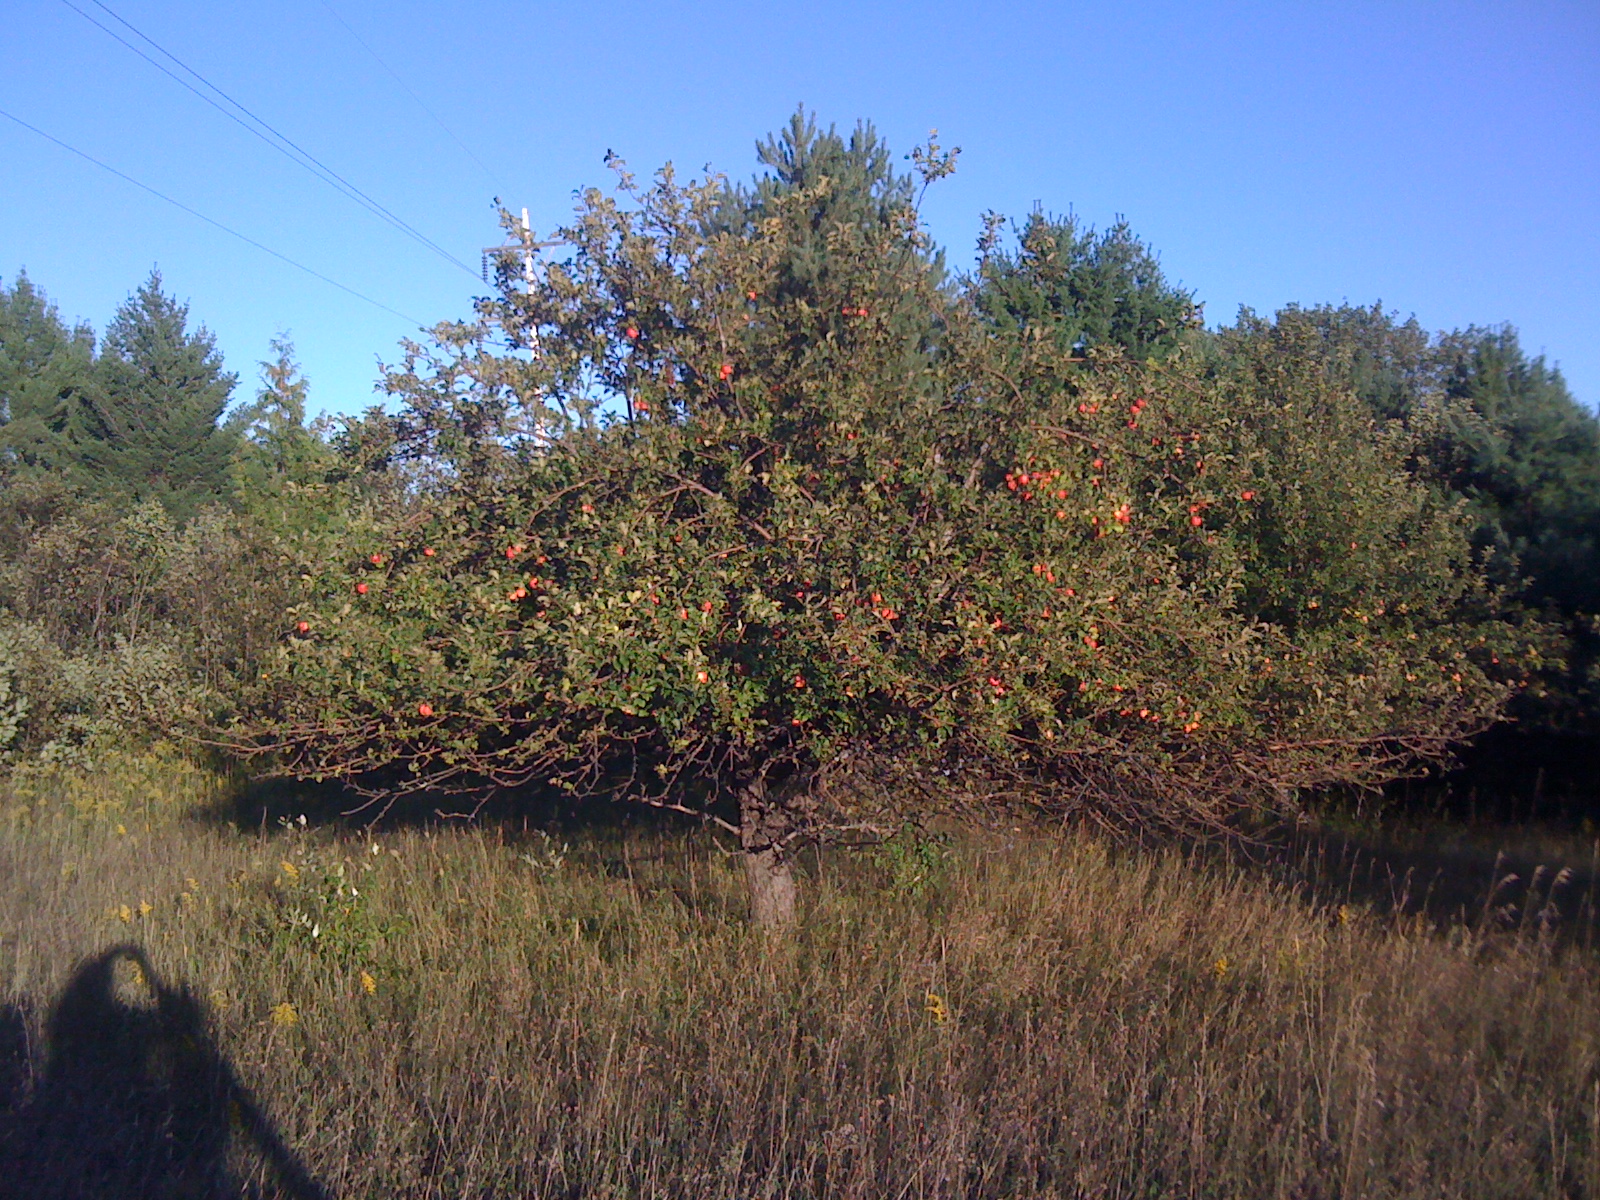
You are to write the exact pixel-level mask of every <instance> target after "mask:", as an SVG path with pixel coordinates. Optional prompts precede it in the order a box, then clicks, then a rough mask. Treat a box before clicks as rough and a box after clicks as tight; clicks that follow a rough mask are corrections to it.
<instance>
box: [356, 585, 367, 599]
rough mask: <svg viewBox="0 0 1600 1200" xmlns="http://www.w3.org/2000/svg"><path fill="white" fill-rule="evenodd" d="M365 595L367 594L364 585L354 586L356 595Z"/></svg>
mask: <svg viewBox="0 0 1600 1200" xmlns="http://www.w3.org/2000/svg"><path fill="white" fill-rule="evenodd" d="M366 594H367V585H366V584H364V583H358V584H356V595H358V596H365V595H366Z"/></svg>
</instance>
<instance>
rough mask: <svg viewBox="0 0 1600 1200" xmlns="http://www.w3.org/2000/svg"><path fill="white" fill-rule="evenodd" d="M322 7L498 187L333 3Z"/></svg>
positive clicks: (479, 161)
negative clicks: (340, 13)
mask: <svg viewBox="0 0 1600 1200" xmlns="http://www.w3.org/2000/svg"><path fill="white" fill-rule="evenodd" d="M322 7H323V8H325V9H327V10H328V15H329V16H331V17H332V18H333V19H334V20H335V21H337V22H339V24H341V25H343V26H344V30H345V32H346V33H348V34H349V35H350V36H351V37H352V38H354V39H355V41H356V45H358V46H360V47H361V48H362V49H363V50H365V51H366V52H367V53H368V54H370V55H372V58H373V61H375V62H376V63H377V64H378V65H379V66H380V67H382V68H383V69H384V70H385V71H387V72H389V76H390V78H391V79H393V80H394V81H395V82H396V83H397V84H399V85H400V87H401V90H403V91H404V92H405V94H406V95H408V96H410V97H411V98H412V99H413V100H415V101H416V102H417V107H418V108H420V109H421V110H422V111H423V112H425V113H427V114H428V115H429V116H430V117H432V118H433V123H434V124H435V125H437V126H438V127H439V128H440V129H442V130H444V132H445V135H446V136H447V137H448V138H449V139H450V140H451V141H452V142H454V143H455V144H456V145H457V146H459V147H460V148H461V153H463V154H465V155H466V156H467V157H468V158H470V159H471V160H472V161H473V162H475V163H477V164H478V167H479V168H480V169H481V170H482V171H483V173H484V174H485V175H486V176H488V178H489V182H490V183H492V184H494V185H495V186H496V187H499V186H500V181H499V180H498V179H497V178H496V177H495V173H494V172H493V171H492V170H490V169H489V166H488V164H487V163H485V162H484V161H483V159H481V158H479V157H478V156H477V155H476V154H474V153H473V152H472V149H471V147H469V146H468V145H467V144H466V143H465V142H463V141H462V140H461V139H460V138H458V137H457V136H456V134H455V130H453V129H451V128H450V126H448V125H446V124H445V123H444V121H443V120H442V119H441V118H440V116H439V114H438V113H436V112H434V111H433V109H431V108H429V107H428V106H427V105H426V104H425V103H423V100H422V97H421V96H419V95H417V94H416V92H414V91H412V90H411V85H410V84H409V83H407V82H406V81H405V78H404V77H403V76H402V75H401V74H400V73H399V72H398V71H396V70H395V69H394V68H393V67H391V66H390V65H389V64H388V63H386V62H384V61H383V59H382V58H381V57H380V56H379V54H378V52H377V51H376V50H374V49H373V48H372V47H371V46H369V45H368V44H367V42H366V39H364V38H363V37H362V36H361V35H360V34H359V33H357V32H356V31H355V29H354V28H352V27H351V25H350V22H349V21H346V20H345V19H344V18H343V17H341V16H340V15H339V12H338V10H337V9H335V8H334V7H333V5H331V4H329V3H328V0H322Z"/></svg>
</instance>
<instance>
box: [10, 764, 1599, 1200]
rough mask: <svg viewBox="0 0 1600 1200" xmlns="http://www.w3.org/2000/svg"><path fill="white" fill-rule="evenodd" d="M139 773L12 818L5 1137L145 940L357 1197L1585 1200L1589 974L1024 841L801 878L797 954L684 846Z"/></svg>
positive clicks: (295, 1143) (1213, 872)
mask: <svg viewBox="0 0 1600 1200" xmlns="http://www.w3.org/2000/svg"><path fill="white" fill-rule="evenodd" d="M150 774H151V778H149V779H146V780H145V782H144V783H142V784H141V783H139V782H138V781H137V780H134V781H133V782H132V783H129V782H127V780H126V779H124V781H123V783H122V784H121V785H120V786H121V789H122V790H121V791H120V792H119V791H117V789H116V787H114V786H113V785H112V784H111V783H110V782H108V781H101V783H100V784H99V785H98V790H99V792H98V799H96V800H95V801H94V802H93V803H90V802H88V801H86V800H85V798H84V797H85V796H86V795H88V794H90V793H89V792H87V791H86V790H85V788H86V785H85V784H84V783H82V782H78V783H75V784H73V785H72V786H71V787H70V788H67V787H64V788H62V789H60V790H59V791H58V792H56V793H51V792H50V790H49V789H48V788H42V789H41V788H36V789H35V790H34V792H33V793H32V794H31V795H29V796H26V797H23V798H22V799H20V800H18V799H13V800H12V801H11V802H10V807H9V809H8V810H7V814H8V815H7V817H6V821H5V825H4V832H3V833H0V920H3V926H0V929H3V942H0V1000H3V1001H4V1002H5V1003H6V1004H8V1005H11V1006H13V1007H14V1008H15V1009H16V1010H17V1011H18V1013H19V1014H20V1017H21V1024H22V1025H23V1026H24V1027H25V1028H26V1030H27V1031H28V1034H29V1038H30V1045H31V1046H32V1047H33V1049H34V1053H33V1056H32V1058H31V1059H30V1066H29V1067H28V1068H27V1071H26V1072H24V1077H23V1078H22V1079H21V1081H20V1091H19V1094H18V1095H17V1096H16V1097H14V1098H13V1103H14V1107H17V1108H21V1107H25V1106H26V1104H27V1103H28V1099H29V1096H30V1095H31V1094H32V1092H30V1090H29V1089H30V1088H32V1089H33V1090H34V1091H37V1089H38V1087H39V1086H40V1083H39V1081H40V1080H41V1079H43V1078H44V1077H45V1075H46V1074H47V1072H48V1070H49V1067H48V1061H49V1053H48V1052H49V1047H47V1046H44V1045H42V1044H41V1042H42V1041H43V1034H44V1031H45V1028H46V1024H47V1021H48V1019H49V1013H50V1008H51V1005H52V1003H53V1002H54V999H55V997H57V996H58V995H59V994H61V992H62V990H63V989H64V988H66V987H67V986H68V983H69V980H70V978H71V976H72V972H73V971H74V968H75V965H76V964H77V963H79V962H80V961H81V960H82V959H83V958H84V957H85V956H88V955H90V954H92V953H94V952H96V951H98V950H101V949H103V948H105V947H107V946H109V945H112V944H115V943H122V942H132V943H135V944H137V945H139V946H140V947H142V948H143V950H144V951H145V953H146V954H147V955H148V959H149V962H150V963H151V964H152V966H153V967H154V970H155V972H156V973H157V975H159V976H160V977H161V978H163V979H165V980H166V981H167V983H168V984H171V985H178V984H182V985H186V986H187V987H189V988H191V989H192V990H193V992H194V994H195V995H196V996H198V997H200V998H201V999H202V1000H203V1003H204V1010H205V1014H206V1022H207V1029H208V1032H209V1036H210V1038H211V1039H212V1040H213V1041H214V1044H215V1046H216V1047H217V1048H218V1050H219V1052H220V1053H221V1055H222V1056H223V1057H224V1058H225V1059H226V1060H227V1062H228V1063H229V1064H230V1065H231V1069H232V1071H233V1073H234V1074H235V1075H236V1076H237V1078H238V1079H239V1080H240V1081H241V1082H242V1083H243V1084H244V1085H245V1087H247V1088H248V1089H249V1091H250V1092H251V1093H252V1094H253V1096H254V1099H255V1101H256V1102H257V1103H258V1104H259V1107H260V1108H261V1110H262V1111H263V1112H264V1113H265V1114H267V1116H268V1117H269V1118H270V1120H271V1121H272V1122H273V1123H274V1124H275V1126H276V1129H277V1132H278V1134H279V1135H281V1138H282V1140H283V1142H284V1143H285V1144H286V1145H287V1146H288V1147H290V1148H291V1149H292V1150H293V1151H294V1152H295V1153H296V1154H298V1156H299V1157H300V1159H301V1161H302V1162H303V1163H304V1165H305V1167H306V1169H307V1170H308V1171H309V1173H310V1174H311V1175H312V1176H314V1177H315V1178H316V1179H317V1180H318V1181H320V1183H321V1185H322V1186H323V1187H324V1188H326V1189H327V1191H328V1192H330V1193H332V1194H334V1195H340V1196H372V1197H379V1196H383V1197H390V1196H394V1197H459V1196H473V1197H481V1196H616V1197H623V1196H627V1197H638V1196H686V1197H687V1196H693V1197H728V1198H730V1200H732V1198H735V1197H739V1198H744V1197H753V1196H767V1197H788V1196H795V1197H799V1196H805V1197H812V1196H841V1197H857V1196H859V1197H874V1198H878V1197H908V1198H909V1197H934V1196H952V1197H953V1196H962V1197H988V1196H1096V1197H1098V1196H1140V1197H1144V1196H1156V1195H1160V1196H1167V1195H1174V1196H1264V1197H1265V1196H1270V1197H1335V1196H1342V1197H1356V1196H1362V1197H1368V1196H1371V1197H1388V1196H1395V1197H1399V1196H1407V1197H1409V1196H1418V1197H1421V1196H1429V1197H1435V1196H1508V1197H1509V1196H1515V1197H1543V1196H1551V1197H1560V1196H1574V1197H1576V1196H1594V1195H1600V1130H1597V1121H1600V1107H1597V1088H1600V1073H1597V1070H1596V1066H1597V1051H1600V1005H1597V1000H1600V964H1597V963H1596V961H1595V960H1594V958H1593V957H1592V955H1591V953H1590V952H1589V951H1587V950H1585V949H1582V948H1573V949H1568V950H1560V949H1558V948H1557V946H1556V944H1555V942H1554V940H1553V939H1552V938H1551V937H1550V936H1548V933H1547V932H1541V931H1540V929H1539V928H1538V926H1537V924H1536V923H1535V924H1530V925H1528V926H1526V927H1524V928H1523V929H1521V930H1520V931H1511V932H1504V931H1500V932H1496V931H1494V930H1492V929H1490V928H1488V927H1487V926H1481V925H1480V926H1474V925H1465V924H1459V925H1454V926H1451V927H1449V928H1445V929H1436V928H1434V927H1432V926H1430V925H1427V924H1425V923H1423V922H1419V921H1418V920H1415V919H1412V918H1405V917H1401V918H1392V919H1391V918H1382V917H1379V916H1377V915H1375V914H1374V913H1372V912H1369V911H1367V910H1365V909H1363V908H1361V907H1359V906H1357V905H1352V904H1348V903H1347V904H1343V905H1342V906H1341V905H1340V904H1337V903H1333V902H1329V903H1325V904H1324V903H1315V902H1312V901H1309V900H1307V899H1304V898H1303V896H1302V894H1301V893H1300V892H1297V891H1296V890H1294V889H1293V888H1292V886H1291V885H1289V884H1287V883H1284V882H1272V881H1271V880H1269V879H1267V878H1266V877H1264V876H1262V875H1261V874H1259V873H1253V872H1251V871H1249V870H1247V869H1245V868H1242V867H1238V866H1230V865H1228V864H1226V863H1225V862H1221V861H1219V860H1216V859H1215V858H1214V857H1213V858H1206V857H1202V856H1199V855H1189V854H1184V853H1180V852H1177V851H1137V850H1131V849H1126V848H1118V847H1114V846H1111V845H1108V844H1107V843H1106V842H1104V841H1102V840H1100V839H1098V838H1097V837H1095V836H1093V835H1091V834H1088V833H1081V832H1078V833H1072V832H1069V833H1066V834H1057V835H1050V836H1047V835H1045V834H1043V833H1038V832H1026V831H1014V832H1010V833H1007V834H1005V835H1003V836H1002V835H998V834H996V835H989V836H985V837H982V838H972V839H969V840H966V841H962V842H959V843H956V844H954V845H953V846H952V847H951V848H950V849H949V851H948V853H947V854H945V856H944V857H942V858H941V857H940V856H939V855H938V854H934V853H930V852H925V853H922V854H920V855H919V856H918V862H919V869H918V870H917V871H915V872H907V871H905V870H901V869H898V868H899V866H900V865H903V863H901V862H900V861H899V860H893V859H880V860H879V861H872V860H870V859H867V858H864V857H861V856H854V857H850V856H843V855H839V856H834V855H825V856H821V857H818V858H814V859H811V860H809V861H808V863H807V868H808V870H807V873H808V878H807V883H806V887H807V895H808V903H807V909H806V913H805V916H804V919H803V921H802V923H801V925H800V927H799V928H798V930H796V931H795V932H794V933H793V934H791V935H787V936H781V937H774V936H771V935H767V934H763V933H762V932H760V931H758V930H755V929H752V928H751V927H749V926H748V925H747V924H746V923H745V921H744V919H743V910H744V903H745V902H744V894H743V887H744V882H743V874H742V869H741V868H740V867H739V864H738V863H737V862H736V861H733V860H730V859H728V858H726V857H724V855H723V854H722V853H721V852H720V850H719V849H718V847H717V846H716V845H715V844H714V843H713V842H712V841H710V840H709V839H708V838H707V837H705V836H703V835H701V834H698V833H694V832H672V831H654V832H651V831H640V830H629V829H626V828H622V829H611V830H603V831H597V832H594V833H591V834H587V835H585V836H583V837H581V838H578V837H575V836H571V835H561V834H554V835H551V834H542V833H537V832H535V833H529V834H523V833H521V832H517V833H515V834H512V833H510V832H508V831H506V830H505V829H503V828H495V829H485V828H473V827H468V826H446V827H442V828H433V829H430V828H411V829H395V830H385V831H383V832H381V833H378V834H376V835H373V834H371V833H364V832H361V831H352V830H346V831H339V830H335V829H318V828H316V827H314V826H311V827H302V826H301V825H300V824H299V823H298V822H291V823H289V825H288V826H287V827H285V826H279V825H269V826H267V827H265V828H258V829H255V830H249V831H240V830H237V829H235V828H232V827H230V826H227V825H225V824H221V823H217V822H209V823H208V822H206V821H202V820H198V819H195V818H194V817H192V816H191V815H187V814H188V813H189V810H191V809H192V808H194V807H196V806H203V805H204V804H214V802H215V801H216V800H217V799H218V798H219V793H218V790H217V789H218V788H220V787H221V786H222V785H220V784H219V783H217V782H216V781H214V780H212V779H209V778H208V777H206V776H204V775H200V774H196V775H194V776H192V777H190V778H189V779H188V780H187V781H182V780H179V781H177V782H175V783H174V782H172V781H171V780H169V781H168V782H167V783H166V785H165V793H166V794H165V795H162V794H160V793H161V792H162V788H161V787H158V786H156V783H157V780H156V779H155V778H154V776H155V774H156V773H155V772H151V773H150ZM24 804H25V805H26V811H24ZM569 842H570V843H571V844H567V843H569ZM897 882H898V886H897ZM136 974H138V973H137V972H136ZM137 982H138V981H137V980H135V982H134V983H133V984H126V983H125V985H124V992H123V993H122V994H123V995H124V997H125V1000H124V1002H125V1003H127V1004H129V1005H136V1004H138V1003H139V1002H140V1001H139V994H140V993H139V988H138V986H137ZM236 1132H237V1131H236ZM149 1134H150V1136H152V1137H155V1136H159V1131H158V1130H151V1131H149ZM230 1153H231V1154H232V1162H233V1164H234V1169H235V1173H236V1176H237V1177H238V1178H243V1179H245V1180H247V1181H253V1182H254V1183H255V1184H259V1185H260V1186H262V1187H264V1188H266V1189H267V1191H268V1192H269V1194H270V1192H271V1189H272V1187H273V1186H274V1183H273V1181H274V1178H275V1176H274V1172H273V1169H272V1168H271V1167H270V1165H269V1164H268V1163H267V1162H266V1161H265V1160H264V1159H262V1158H261V1157H260V1156H259V1155H253V1152H252V1151H251V1148H250V1146H249V1145H248V1144H247V1139H244V1138H242V1137H239V1136H236V1137H235V1139H234V1145H233V1148H232V1150H231V1152H230ZM3 1186H4V1185H3V1184H0V1189H3Z"/></svg>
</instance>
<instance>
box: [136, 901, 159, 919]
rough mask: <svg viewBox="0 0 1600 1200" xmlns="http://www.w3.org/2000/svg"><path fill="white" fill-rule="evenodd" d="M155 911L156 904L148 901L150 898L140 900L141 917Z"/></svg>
mask: <svg viewBox="0 0 1600 1200" xmlns="http://www.w3.org/2000/svg"><path fill="white" fill-rule="evenodd" d="M154 911H155V905H153V904H151V903H150V901H148V900H141V901H139V915H140V916H141V917H148V916H149V915H150V914H151V913H153V912H154Z"/></svg>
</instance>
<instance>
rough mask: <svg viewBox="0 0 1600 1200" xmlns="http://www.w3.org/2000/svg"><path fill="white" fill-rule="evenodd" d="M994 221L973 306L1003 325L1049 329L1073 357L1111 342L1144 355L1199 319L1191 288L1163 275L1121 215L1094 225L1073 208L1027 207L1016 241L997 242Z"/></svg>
mask: <svg viewBox="0 0 1600 1200" xmlns="http://www.w3.org/2000/svg"><path fill="white" fill-rule="evenodd" d="M1001 225H1002V221H1001V218H999V217H998V216H995V215H993V214H991V216H990V217H989V230H988V233H987V234H986V235H985V237H984V239H983V241H982V243H981V249H982V251H983V259H982V261H981V262H980V264H979V266H978V272H977V277H976V279H975V280H974V281H973V283H974V289H975V294H976V297H977V301H978V305H979V308H980V309H981V310H982V311H983V313H984V314H985V315H986V316H987V317H988V318H989V319H990V320H991V321H993V322H994V323H995V324H996V325H998V326H999V327H1000V328H1002V329H1008V330H1010V329H1022V328H1028V329H1034V330H1039V331H1041V332H1047V333H1048V334H1049V335H1050V336H1051V337H1052V338H1053V339H1054V340H1055V342H1056V344H1057V345H1059V346H1062V347H1063V348H1066V349H1070V350H1072V351H1074V352H1075V353H1077V354H1078V355H1079V356H1082V355H1084V354H1086V353H1087V352H1088V351H1089V350H1092V349H1095V348H1096V347H1112V346H1117V347H1121V348H1122V349H1123V350H1124V351H1125V352H1126V353H1127V354H1128V356H1129V357H1131V358H1133V359H1135V360H1139V361H1142V360H1144V359H1146V358H1150V357H1161V356H1162V355H1164V354H1166V353H1167V352H1168V351H1170V350H1171V349H1172V348H1173V347H1174V346H1176V345H1177V344H1178V342H1179V341H1180V339H1181V335H1182V333H1183V331H1184V330H1186V329H1190V328H1193V327H1195V326H1197V325H1198V324H1199V323H1200V316H1199V306H1197V305H1196V303H1195V300H1194V294H1193V293H1192V292H1188V291H1185V290H1183V289H1182V288H1180V287H1177V286H1175V285H1174V284H1172V283H1170V282H1168V280H1167V278H1166V275H1165V274H1164V273H1163V272H1162V270H1161V264H1160V262H1159V261H1158V260H1157V258H1156V256H1155V255H1154V254H1152V253H1151V252H1150V250H1149V249H1148V248H1147V247H1146V246H1145V245H1144V243H1143V242H1141V241H1140V240H1139V239H1138V238H1137V237H1136V236H1134V233H1133V230H1132V229H1130V228H1129V226H1128V223H1127V222H1126V221H1122V220H1118V221H1117V223H1116V224H1115V225H1113V226H1112V227H1111V228H1110V229H1108V230H1106V231H1105V232H1104V233H1101V234H1097V233H1096V232H1095V230H1094V229H1093V228H1092V227H1088V226H1084V225H1082V224H1080V223H1079V221H1078V218H1077V217H1075V216H1072V215H1068V216H1065V217H1057V216H1051V215H1048V214H1046V213H1045V212H1044V211H1042V210H1040V209H1035V210H1034V212H1033V213H1032V214H1031V215H1030V216H1029V217H1028V220H1027V222H1026V223H1025V224H1024V225H1023V226H1022V228H1021V229H1020V230H1019V231H1017V242H1016V247H1015V249H1006V248H1004V247H1003V246H1002V245H1001V234H1000V231H1001Z"/></svg>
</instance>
